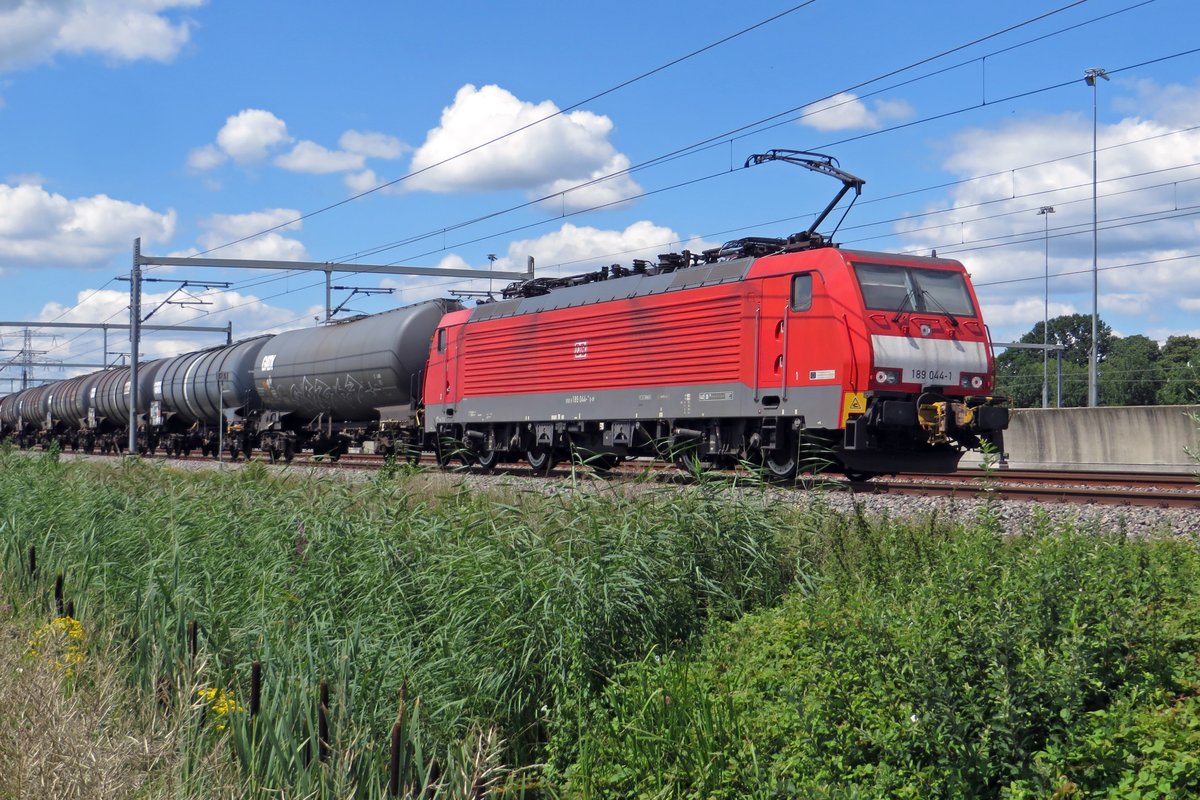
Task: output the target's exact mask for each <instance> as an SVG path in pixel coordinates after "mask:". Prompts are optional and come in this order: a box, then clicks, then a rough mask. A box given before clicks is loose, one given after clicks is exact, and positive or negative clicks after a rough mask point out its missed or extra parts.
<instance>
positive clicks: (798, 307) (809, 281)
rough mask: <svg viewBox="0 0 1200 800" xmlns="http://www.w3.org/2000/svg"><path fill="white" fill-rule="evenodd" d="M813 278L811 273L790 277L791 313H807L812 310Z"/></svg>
mask: <svg viewBox="0 0 1200 800" xmlns="http://www.w3.org/2000/svg"><path fill="white" fill-rule="evenodd" d="M812 300H813V276H812V273H811V272H805V273H804V274H802V275H795V276H793V277H792V311H808V310H809V309H810V308H812Z"/></svg>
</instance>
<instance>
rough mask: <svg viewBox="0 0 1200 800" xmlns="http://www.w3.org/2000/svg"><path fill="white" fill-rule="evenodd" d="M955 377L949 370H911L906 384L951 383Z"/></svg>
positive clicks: (906, 378) (906, 377)
mask: <svg viewBox="0 0 1200 800" xmlns="http://www.w3.org/2000/svg"><path fill="white" fill-rule="evenodd" d="M951 377H953V376H952V375H951V373H950V370H948V369H925V368H920V369H911V368H910V369H909V370H908V374H907V375H906V376H905V382H906V383H949V382H950V379H951Z"/></svg>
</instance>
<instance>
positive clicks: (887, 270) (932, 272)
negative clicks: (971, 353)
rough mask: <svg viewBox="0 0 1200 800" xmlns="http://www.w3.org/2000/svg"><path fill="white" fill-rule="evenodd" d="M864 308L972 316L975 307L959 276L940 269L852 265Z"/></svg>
mask: <svg viewBox="0 0 1200 800" xmlns="http://www.w3.org/2000/svg"><path fill="white" fill-rule="evenodd" d="M854 274H855V275H856V276H857V277H858V285H859V287H860V288H861V289H862V294H863V302H864V303H865V304H866V307H867V308H869V309H872V310H876V311H894V312H896V313H897V314H899V313H900V312H902V311H915V312H918V313H922V314H926V313H928V314H942V313H947V312H948V313H950V314H953V315H954V316H956V317H973V316H975V304H974V303H972V302H971V293H970V292H969V291H967V281H966V279H965V277H964V276H963V274H962V273H961V272H954V271H951V270H944V269H921V268H919V267H900V266H888V265H886V264H855V265H854Z"/></svg>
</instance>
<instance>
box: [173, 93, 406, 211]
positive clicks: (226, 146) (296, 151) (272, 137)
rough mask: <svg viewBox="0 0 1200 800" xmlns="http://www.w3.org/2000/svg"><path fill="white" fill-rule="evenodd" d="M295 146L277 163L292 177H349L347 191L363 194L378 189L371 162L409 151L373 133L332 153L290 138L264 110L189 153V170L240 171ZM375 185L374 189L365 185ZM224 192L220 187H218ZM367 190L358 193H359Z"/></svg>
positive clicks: (352, 137) (229, 123) (241, 115)
mask: <svg viewBox="0 0 1200 800" xmlns="http://www.w3.org/2000/svg"><path fill="white" fill-rule="evenodd" d="M292 142H295V144H294V145H293V146H292V149H291V150H289V151H288V152H286V153H280V154H278V155H276V156H275V158H274V160H273V162H272V163H274V164H275V166H277V167H279V168H280V169H286V170H288V171H290V172H305V173H309V174H313V175H328V174H332V173H338V172H344V173H350V174H348V175H347V176H346V179H345V180H346V185H347V186H348V187H350V188H351V189H352V190H355V191H364V190H365V189H369V188H371V187H372V186H375V185H377V184H376V183H375V182H374V181H375V173H374V172H373V171H371V170H369V169H367V168H366V161H367V159H368V158H379V159H394V158H399V157H400V156H401V155H402V154H403V153H404V151H405V149H406V147H405V145H404V143H403V142H401V141H400V140H399V139H397V138H396V137H394V136H388V135H387V134H384V133H377V132H374V131H365V132H364V131H354V130H349V131H346V132H345V133H343V134H342V135H341V137H340V138H339V140H338V143H339V144H340V145H341V147H342V149H341V150H330V149H329V148H327V147H325V146H324V145H321V144H318V143H317V142H314V141H310V140H308V139H301V140H300V141H296V140H295V139H294V138H293V137H292V136H291V135H290V134H289V133H288V128H287V123H286V122H284V121H283V120H282V119H280V118H279V117H277V116H275V115H274V114H272V113H271V112H270V111H266V110H264V109H260V108H247V109H243V110H242V111H239V112H238V113H236V114H234V115H232V116H230V117H228V118H227V119H226V120H225V124H224V125H223V126H222V127H221V130H220V131H218V132H217V138H216V142H215V143H210V144H206V145H203V146H201V147H197V148H195V149H194V150H192V151H191V152H190V153H188V156H187V165H188V169H189V170H191V171H192V172H195V173H201V172H207V171H209V170H212V169H215V168H216V167H219V166H220V165H221V164H224V163H225V162H226V161H227V160H230V159H232V160H233V161H234V162H236V163H238V164H241V165H244V166H245V165H252V164H255V163H258V162H261V161H263V160H265V159H266V158H267V157H268V156H269V155H270V154H271V153H272V152H278V150H279V149H280V148H281V147H282V146H284V145H287V144H289V143H292ZM368 183H370V185H366V184H368ZM217 186H218V188H219V184H218V185H217ZM359 186H362V187H363V188H361V189H358V188H357V187H359Z"/></svg>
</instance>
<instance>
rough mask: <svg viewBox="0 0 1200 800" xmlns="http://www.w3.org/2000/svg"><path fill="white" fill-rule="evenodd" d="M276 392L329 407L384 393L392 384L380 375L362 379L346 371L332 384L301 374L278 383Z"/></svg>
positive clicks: (367, 398) (372, 397) (306, 403)
mask: <svg viewBox="0 0 1200 800" xmlns="http://www.w3.org/2000/svg"><path fill="white" fill-rule="evenodd" d="M278 389H279V390H277V391H276V393H275V394H276V395H277V396H278V397H280V398H285V399H289V400H294V401H298V402H300V403H303V404H305V405H308V406H319V407H325V408H329V407H332V406H333V405H334V404H335V403H346V402H347V401H349V402H350V403H353V404H364V403H367V402H368V401H371V400H373V399H374V398H376V397H378V396H380V395H383V394H385V393H394V387H391V386H389V385H388V384H387V383H386V382H385V381H384V380H383V376H382V375H379V374H376V376H375V378H374V380H371V381H363V380H360V379H359V378H357V377H355V376H354V375H351V374H350V373H347V374H345V375H343V376H341V377H339V378H337V379H336V380H335V381H334V382H333V383H332V384H331V383H329V382H328V381H325V380H323V379H320V378H317V379H313V378H310V377H308V376H307V375H304V376H302V377H301V378H300V380H298V381H296V382H294V383H291V384H288V385H287V387H286V390H284V387H278Z"/></svg>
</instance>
